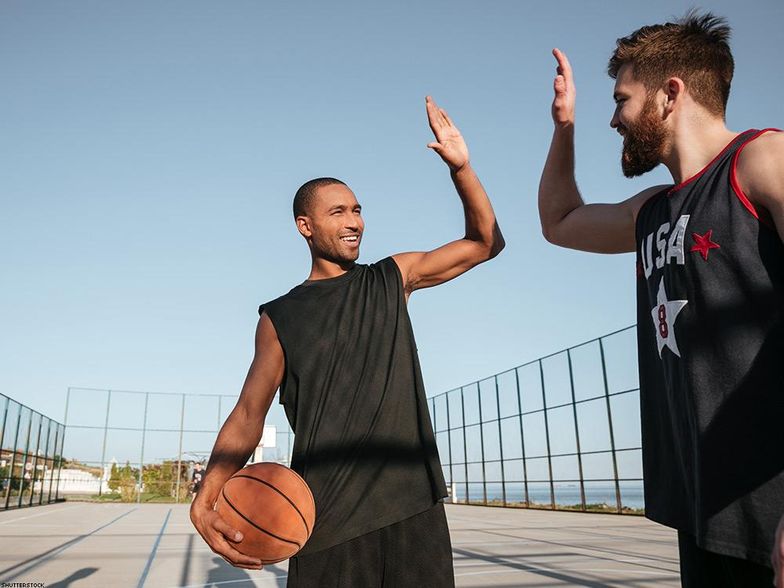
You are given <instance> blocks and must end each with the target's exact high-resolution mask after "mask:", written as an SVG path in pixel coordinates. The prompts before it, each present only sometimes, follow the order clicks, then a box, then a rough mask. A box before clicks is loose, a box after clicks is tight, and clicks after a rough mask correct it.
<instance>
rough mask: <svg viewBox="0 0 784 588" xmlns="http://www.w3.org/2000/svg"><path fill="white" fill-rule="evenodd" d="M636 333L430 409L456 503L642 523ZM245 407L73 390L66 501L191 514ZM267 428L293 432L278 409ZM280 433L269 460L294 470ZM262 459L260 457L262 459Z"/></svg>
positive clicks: (224, 399) (552, 358)
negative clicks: (612, 516) (635, 515)
mask: <svg viewBox="0 0 784 588" xmlns="http://www.w3.org/2000/svg"><path fill="white" fill-rule="evenodd" d="M635 337H636V330H635V328H634V327H633V326H632V327H628V328H626V329H622V330H620V331H616V332H614V333H611V334H609V335H605V336H604V337H600V338H598V339H594V340H592V341H588V342H586V343H582V344H580V345H576V346H574V347H570V348H568V349H564V350H562V351H559V352H557V353H553V354H551V355H548V356H545V357H542V358H540V359H537V360H534V361H532V362H529V363H526V364H524V365H521V366H518V367H516V368H513V369H510V370H507V371H505V372H501V373H499V374H495V375H493V376H490V377H488V378H484V379H482V380H479V381H477V382H474V383H471V384H468V385H465V386H461V387H460V388H457V389H454V390H450V391H449V392H445V393H443V394H439V395H437V396H433V397H431V398H429V399H428V403H429V407H430V411H431V417H432V420H433V427H434V431H435V434H436V441H437V443H438V447H439V453H440V456H441V462H442V464H443V468H444V475H445V478H446V480H447V482H448V485H449V488H450V491H451V497H450V500H452V501H454V502H462V503H470V504H484V505H495V506H510V507H528V508H552V509H571V510H575V509H576V510H592V511H604V512H615V513H632V512H642V510H643V508H644V499H643V492H642V466H641V453H640V416H639V386H638V382H637V355H636V339H635ZM236 399H237V397H236V396H230V395H217V394H213V395H199V394H179V393H177V394H175V393H153V392H129V391H118V390H106V389H86V388H69V389H68V398H67V402H66V417H65V422H66V426H67V429H68V437H67V442H66V445H65V455H66V456H68V457H78V462H77V461H75V460H74V461H71V462H69V463H68V464H67V465H66V467H67V469H65V470H63V472H62V474H61V478H62V480H61V483H60V495H67V496H69V497H70V496H75V495H83V496H84V495H89V496H93V497H97V498H99V499H107V498H108V499H117V498H118V497H121V498H122V499H123V500H132V501H147V500H154V501H158V500H163V501H172V502H181V501H184V500H186V499H187V497H188V494H189V490H190V486H191V482H192V480H193V472H194V464H195V463H197V462H198V463H202V464H206V460H207V458H208V456H209V452H210V450H211V449H212V446H213V444H214V443H215V438H216V436H217V433H218V431H219V429H220V427H221V425H222V423H223V422H224V421H225V419H226V417H227V416H228V414H229V412H230V411H231V409H232V408H233V406H234V403H235V402H236ZM271 410H272V413H273V414H272V415H271V417H270V418H268V420H267V422H281V423H284V422H285V418H284V416H283V411H282V409H281V408H280V406H279V405H277V404H274V403H273V406H272V407H271ZM292 442H293V434H292V432H291V431H290V430H289V429H288V427H281V428H280V429H279V430H278V433H277V435H276V442H275V444H274V447H269V445H271V443H268V444H267V445H268V446H267V447H265V448H264V455H263V459H265V460H272V461H278V462H281V463H284V464H288V462H289V459H290V455H291V448H292ZM257 458H258V457H257Z"/></svg>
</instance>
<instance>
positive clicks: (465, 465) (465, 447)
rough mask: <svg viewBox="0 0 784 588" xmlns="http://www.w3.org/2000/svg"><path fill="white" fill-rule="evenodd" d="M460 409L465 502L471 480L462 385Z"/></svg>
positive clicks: (468, 497) (467, 499) (467, 498)
mask: <svg viewBox="0 0 784 588" xmlns="http://www.w3.org/2000/svg"><path fill="white" fill-rule="evenodd" d="M460 411H461V412H462V413H463V418H462V419H461V422H462V425H461V429H462V431H463V469H464V470H465V485H466V504H469V503H470V502H471V482H470V481H469V479H468V443H466V432H465V430H466V422H465V398H463V387H462V386H460Z"/></svg>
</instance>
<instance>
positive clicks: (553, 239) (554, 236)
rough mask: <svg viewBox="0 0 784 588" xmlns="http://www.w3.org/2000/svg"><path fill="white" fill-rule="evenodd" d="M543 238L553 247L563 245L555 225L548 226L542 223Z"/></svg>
mask: <svg viewBox="0 0 784 588" xmlns="http://www.w3.org/2000/svg"><path fill="white" fill-rule="evenodd" d="M542 236H543V237H544V239H545V241H547V242H548V243H552V244H553V245H561V242H560V239H559V237H558V231H556V230H555V226H553V225H546V224H545V223H542Z"/></svg>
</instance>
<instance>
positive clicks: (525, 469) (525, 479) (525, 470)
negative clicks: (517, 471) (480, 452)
mask: <svg viewBox="0 0 784 588" xmlns="http://www.w3.org/2000/svg"><path fill="white" fill-rule="evenodd" d="M515 386H516V387H517V418H518V419H519V420H520V450H521V451H522V454H523V488H524V489H525V506H526V507H528V508H530V506H531V497H530V496H529V494H528V465H527V464H526V459H525V430H524V429H523V399H522V395H521V391H520V371H519V370H518V369H517V368H515Z"/></svg>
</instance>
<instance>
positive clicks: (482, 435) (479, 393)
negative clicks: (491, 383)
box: [476, 382, 487, 506]
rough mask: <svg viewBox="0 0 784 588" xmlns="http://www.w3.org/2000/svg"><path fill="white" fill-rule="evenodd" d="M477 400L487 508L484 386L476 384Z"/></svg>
mask: <svg viewBox="0 0 784 588" xmlns="http://www.w3.org/2000/svg"><path fill="white" fill-rule="evenodd" d="M476 400H477V404H478V405H479V425H478V426H479V448H480V450H481V453H482V498H483V502H484V504H485V506H487V474H486V473H485V431H484V422H483V417H482V385H481V383H480V382H476Z"/></svg>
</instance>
